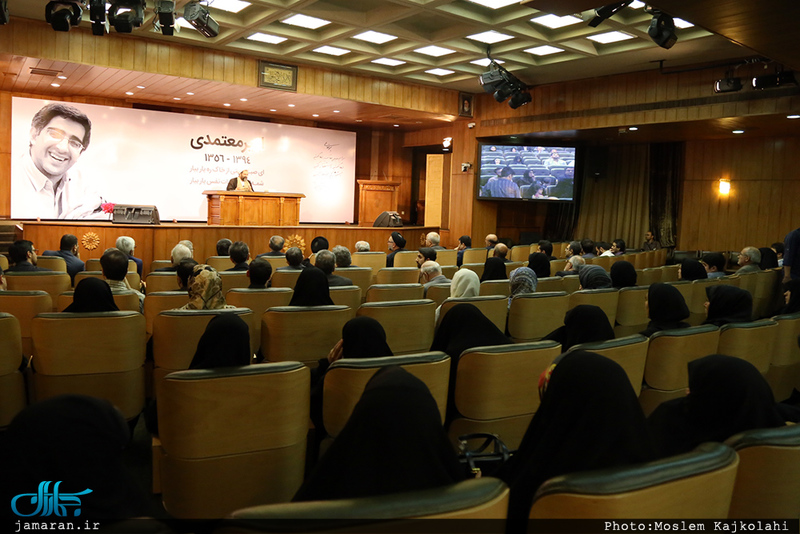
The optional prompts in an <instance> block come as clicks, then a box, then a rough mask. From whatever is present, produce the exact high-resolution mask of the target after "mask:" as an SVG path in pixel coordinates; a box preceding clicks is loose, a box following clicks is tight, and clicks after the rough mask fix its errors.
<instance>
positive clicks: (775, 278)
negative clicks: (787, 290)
mask: <svg viewBox="0 0 800 534" xmlns="http://www.w3.org/2000/svg"><path fill="white" fill-rule="evenodd" d="M756 274H757V275H758V276H756V292H755V294H754V295H753V317H755V318H757V319H758V318H761V317H768V316H770V315H772V314H773V313H775V312H776V311H777V310H775V309H774V302H775V298H774V295H775V293H783V291H781V282H782V280H783V273H781V270H779V269H767V270H764V271H758V272H757V273H756Z"/></svg>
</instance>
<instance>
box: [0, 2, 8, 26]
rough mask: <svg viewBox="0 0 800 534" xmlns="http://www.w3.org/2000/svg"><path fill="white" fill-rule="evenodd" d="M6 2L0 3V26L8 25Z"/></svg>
mask: <svg viewBox="0 0 800 534" xmlns="http://www.w3.org/2000/svg"><path fill="white" fill-rule="evenodd" d="M8 17H9V14H8V0H2V1H0V24H8Z"/></svg>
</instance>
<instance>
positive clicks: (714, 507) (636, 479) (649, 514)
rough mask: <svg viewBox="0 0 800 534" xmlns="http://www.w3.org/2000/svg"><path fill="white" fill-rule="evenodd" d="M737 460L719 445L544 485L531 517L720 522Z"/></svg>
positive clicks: (727, 504)
mask: <svg viewBox="0 0 800 534" xmlns="http://www.w3.org/2000/svg"><path fill="white" fill-rule="evenodd" d="M738 463H739V460H738V457H737V456H736V453H735V452H734V451H733V450H732V449H731V448H730V447H727V446H725V445H722V444H720V443H703V444H702V445H700V446H699V447H697V448H696V449H695V450H694V451H692V452H690V453H687V454H681V455H679V456H673V457H671V458H667V459H664V460H658V461H655V462H649V463H645V464H639V465H634V466H626V467H617V468H612V469H604V470H601V471H587V472H583V473H573V474H569V475H564V476H560V477H555V478H552V479H550V480H547V481H545V483H544V484H542V485H541V486H540V487H539V490H538V491H537V492H536V495H535V496H534V498H533V506H532V507H531V511H530V518H531V519H567V518H568V519H590V518H591V519H597V518H603V519H606V520H613V519H623V518H628V519H652V518H659V519H673V518H687V519H724V518H726V517H727V516H728V509H729V508H730V504H731V496H732V495H733V488H734V483H735V480H736V469H737V467H738Z"/></svg>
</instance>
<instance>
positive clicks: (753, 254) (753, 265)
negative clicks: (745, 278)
mask: <svg viewBox="0 0 800 534" xmlns="http://www.w3.org/2000/svg"><path fill="white" fill-rule="evenodd" d="M759 263H761V251H760V250H758V249H757V248H756V247H744V248H743V249H742V251H741V252H740V253H739V269H738V270H737V271H736V273H737V274H746V273H754V272H756V271H760V270H761V268H760V267H759V266H758V264H759Z"/></svg>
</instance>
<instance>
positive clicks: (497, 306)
mask: <svg viewBox="0 0 800 534" xmlns="http://www.w3.org/2000/svg"><path fill="white" fill-rule="evenodd" d="M457 304H472V305H473V306H475V307H476V308H478V309H479V310H480V311H481V313H482V314H484V315H485V316H486V317H487V318H488V319H489V320H490V321H492V322H493V323H494V325H495V326H497V328H499V329H500V330H503V331H505V328H506V317H507V316H508V298H506V297H504V296H503V295H486V296H483V297H481V296H478V297H449V298H448V299H447V300H445V301H444V302H443V303H442V308H441V310H440V311H439V323H441V322H442V319H443V318H444V316H445V315H446V314H447V312H448V311H450V308H452V307H453V306H455V305H457Z"/></svg>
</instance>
